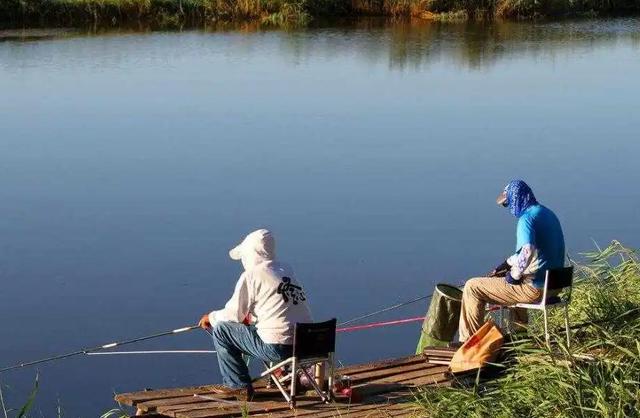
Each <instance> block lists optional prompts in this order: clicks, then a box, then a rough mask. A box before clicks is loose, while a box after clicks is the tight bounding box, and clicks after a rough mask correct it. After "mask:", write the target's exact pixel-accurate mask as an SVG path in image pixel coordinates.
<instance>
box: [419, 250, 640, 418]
mask: <svg viewBox="0 0 640 418" xmlns="http://www.w3.org/2000/svg"><path fill="white" fill-rule="evenodd" d="M588 258H589V259H590V262H589V263H588V264H587V265H584V266H577V267H578V269H577V276H576V280H577V282H576V284H575V285H574V292H573V300H572V302H571V305H570V317H571V323H572V324H573V325H574V327H575V326H576V325H582V326H578V327H575V328H577V329H576V330H575V331H574V334H573V335H572V339H571V346H570V347H567V345H566V342H565V341H564V333H563V332H560V331H559V333H558V335H557V336H555V338H554V339H553V341H552V344H551V348H549V347H547V346H546V344H545V343H544V341H543V340H540V339H536V338H532V339H526V340H523V341H521V342H519V343H517V344H515V345H514V347H513V348H511V349H510V350H512V352H511V353H510V354H512V355H513V357H514V360H513V361H514V363H513V364H512V365H511V366H510V368H509V369H507V370H506V371H505V374H504V376H503V377H501V378H499V379H497V380H493V381H490V382H487V383H480V382H476V383H475V385H474V386H473V387H472V388H436V389H425V390H423V391H421V392H420V393H419V394H418V395H417V403H418V404H419V405H420V406H421V407H422V414H421V415H424V416H429V417H461V416H465V417H477V418H480V417H495V418H502V417H505V418H506V417H509V418H511V417H567V418H568V417H593V418H596V417H598V418H599V417H620V418H622V417H638V416H640V262H639V260H638V257H637V255H636V254H635V253H634V252H633V251H631V250H629V249H627V248H624V247H623V246H622V245H620V244H619V243H617V242H614V243H613V244H612V245H611V246H610V247H609V248H607V249H605V250H602V251H598V252H596V253H592V254H588ZM538 319H539V318H538ZM552 324H554V328H557V329H560V330H562V329H563V317H562V315H557V316H555V317H553V318H552ZM530 331H531V335H541V332H542V331H541V324H540V321H539V320H538V321H533V323H532V330H530Z"/></svg>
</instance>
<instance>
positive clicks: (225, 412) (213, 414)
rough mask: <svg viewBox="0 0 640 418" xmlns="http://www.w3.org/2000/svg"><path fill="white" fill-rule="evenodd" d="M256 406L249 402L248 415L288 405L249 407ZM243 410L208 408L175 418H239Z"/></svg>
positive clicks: (235, 408) (285, 408)
mask: <svg viewBox="0 0 640 418" xmlns="http://www.w3.org/2000/svg"><path fill="white" fill-rule="evenodd" d="M318 403H321V402H320V401H319V400H314V401H308V400H302V401H299V402H298V404H299V405H300V406H301V407H304V406H307V407H308V406H309V405H314V404H318ZM251 404H256V402H251V403H250V404H247V406H246V410H247V412H248V413H249V414H253V413H255V412H262V413H264V412H278V411H288V410H289V405H288V404H287V403H286V402H277V403H276V404H275V405H274V406H273V408H265V407H263V406H257V405H251ZM243 415H244V413H243V410H242V408H241V406H240V405H238V406H236V407H230V406H229V405H224V406H222V405H221V407H219V408H216V407H214V408H209V409H200V410H193V411H183V412H176V413H175V418H221V417H239V416H243Z"/></svg>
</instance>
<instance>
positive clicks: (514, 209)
mask: <svg viewBox="0 0 640 418" xmlns="http://www.w3.org/2000/svg"><path fill="white" fill-rule="evenodd" d="M497 203H498V204H499V205H502V206H505V207H508V208H509V212H511V214H512V215H513V216H515V217H516V218H519V217H520V216H522V214H523V213H524V211H525V210H527V209H528V208H529V207H531V206H533V205H537V204H538V201H537V200H536V197H535V196H534V194H533V191H532V190H531V188H530V187H529V185H528V184H527V183H525V182H524V181H522V180H511V181H510V182H509V183H508V184H507V185H506V187H505V188H504V191H503V192H502V193H501V194H500V196H498V199H497Z"/></svg>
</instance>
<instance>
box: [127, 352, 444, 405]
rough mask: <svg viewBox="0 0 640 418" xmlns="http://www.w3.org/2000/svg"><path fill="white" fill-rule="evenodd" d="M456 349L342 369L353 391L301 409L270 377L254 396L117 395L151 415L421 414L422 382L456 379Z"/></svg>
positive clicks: (308, 399) (201, 392) (303, 401)
mask: <svg viewBox="0 0 640 418" xmlns="http://www.w3.org/2000/svg"><path fill="white" fill-rule="evenodd" d="M453 352H454V350H452V349H448V348H438V349H427V350H425V354H422V355H416V356H407V357H402V358H397V359H392V360H384V361H379V362H374V363H367V364H359V365H354V366H348V367H344V368H341V369H338V370H337V371H336V374H337V375H343V376H344V375H346V376H349V377H350V378H351V382H352V383H351V384H352V394H351V396H350V397H346V396H341V397H338V398H337V399H336V401H335V402H333V403H331V404H324V403H322V402H320V400H319V398H318V397H317V396H303V397H301V398H300V400H299V401H298V405H297V408H296V409H295V410H291V409H289V406H288V404H287V403H286V402H285V400H284V399H283V398H282V395H281V394H280V393H279V392H278V391H277V389H275V388H274V389H270V388H267V387H265V383H266V381H263V382H259V383H258V384H256V386H255V392H256V393H255V395H254V397H253V399H252V401H251V402H238V401H236V400H235V399H232V398H229V397H224V396H222V395H217V394H215V393H213V392H212V391H211V390H210V388H209V387H208V386H197V387H184V388H174V389H159V390H146V391H142V392H132V393H123V394H119V395H117V396H116V397H115V399H116V401H117V402H119V403H120V404H123V405H128V406H132V407H135V408H137V409H138V414H139V415H141V416H144V417H147V418H152V417H153V418H161V417H170V418H221V417H241V416H245V415H251V416H262V417H274V418H285V417H302V416H303V417H304V418H329V417H342V416H349V417H371V418H374V417H412V416H418V415H420V412H419V410H418V409H417V408H416V406H415V405H414V403H413V400H414V395H413V394H414V392H415V391H416V389H417V388H419V387H423V386H433V385H449V384H450V383H451V378H450V375H449V374H448V373H447V371H448V366H446V364H443V363H447V361H448V360H449V359H450V358H451V357H452V356H453Z"/></svg>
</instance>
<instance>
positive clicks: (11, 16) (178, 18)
mask: <svg viewBox="0 0 640 418" xmlns="http://www.w3.org/2000/svg"><path fill="white" fill-rule="evenodd" d="M638 12H640V0H1V1H0V23H2V24H4V25H21V26H29V25H47V24H56V25H71V26H77V25H86V24H94V25H95V24H100V25H117V24H126V23H135V22H146V23H155V24H159V25H172V24H176V25H181V24H199V23H209V22H232V21H260V22H262V23H265V24H274V25H287V24H306V23H307V22H309V21H310V20H312V19H314V18H327V17H356V16H389V17H396V18H398V17H410V16H412V17H419V18H423V19H432V20H466V19H493V18H506V19H531V18H538V17H565V16H576V15H589V16H599V15H622V14H635V13H638Z"/></svg>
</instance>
